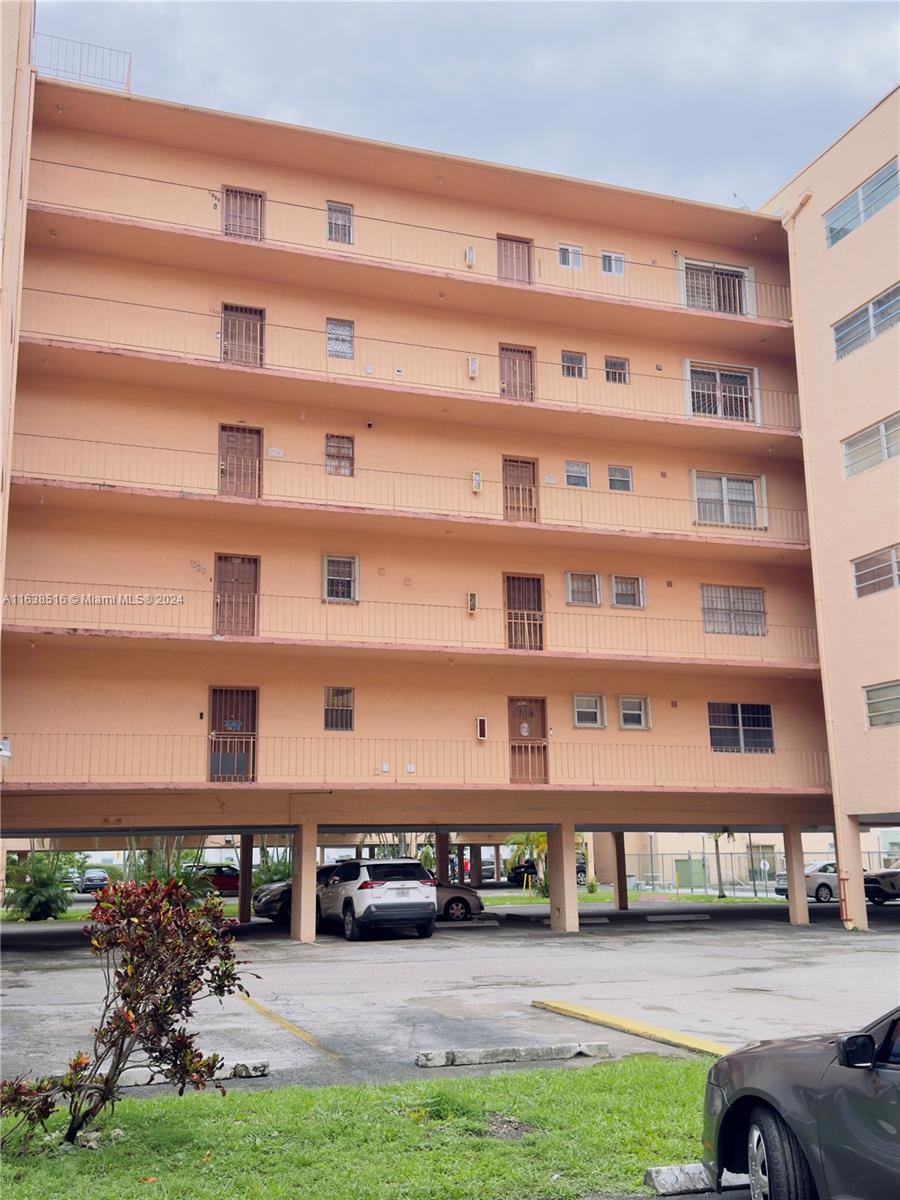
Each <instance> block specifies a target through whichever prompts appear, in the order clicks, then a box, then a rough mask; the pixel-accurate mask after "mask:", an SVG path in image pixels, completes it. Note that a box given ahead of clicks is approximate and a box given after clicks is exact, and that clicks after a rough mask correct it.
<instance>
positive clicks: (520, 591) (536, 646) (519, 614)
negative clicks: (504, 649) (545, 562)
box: [506, 575, 544, 650]
mask: <svg viewBox="0 0 900 1200" xmlns="http://www.w3.org/2000/svg"><path fill="white" fill-rule="evenodd" d="M506 644H507V646H508V647H509V649H510V650H543V648H544V581H543V580H542V579H541V577H540V576H539V575H507V576H506Z"/></svg>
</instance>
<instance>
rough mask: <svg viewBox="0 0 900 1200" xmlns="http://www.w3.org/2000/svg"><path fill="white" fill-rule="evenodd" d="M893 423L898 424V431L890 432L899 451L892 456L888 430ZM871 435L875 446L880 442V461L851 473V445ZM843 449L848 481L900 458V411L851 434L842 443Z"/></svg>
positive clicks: (845, 472)
mask: <svg viewBox="0 0 900 1200" xmlns="http://www.w3.org/2000/svg"><path fill="white" fill-rule="evenodd" d="M892 421H894V422H896V423H897V430H896V431H894V430H891V431H890V433H891V434H893V435H894V438H895V440H896V444H897V451H896V453H894V454H891V452H890V443H889V442H888V428H887V427H888V424H889V423H890V422H892ZM870 434H871V435H873V436H872V437H871V438H870V440H871V441H872V443H873V444H874V443H875V442H876V441H877V442H878V449H879V457H878V459H877V460H876V461H875V462H871V463H868V464H867V465H865V466H862V467H858V468H857V469H856V470H855V471H851V470H850V459H849V454H848V450H849V448H850V443H851V442H855V441H857V440H858V439H859V438H864V437H867V436H868V435H870ZM841 449H842V450H843V458H844V474H845V475H846V477H847V478H848V479H852V478H853V477H854V475H862V474H864V473H865V472H866V471H871V470H872V468H873V467H880V466H881V464H882V463H885V462H888V461H889V460H890V459H892V458H897V457H898V456H900V411H898V412H895V413H890V415H889V416H886V417H885V418H884V419H883V420H881V421H877V422H876V423H875V424H874V425H867V426H866V427H865V429H860V430H859V431H858V432H857V433H851V435H850V436H849V437H847V438H844V440H843V441H842V442H841Z"/></svg>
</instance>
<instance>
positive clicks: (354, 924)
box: [344, 904, 362, 942]
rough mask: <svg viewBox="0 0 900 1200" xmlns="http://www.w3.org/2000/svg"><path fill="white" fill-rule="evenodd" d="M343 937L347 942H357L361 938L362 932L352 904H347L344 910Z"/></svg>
mask: <svg viewBox="0 0 900 1200" xmlns="http://www.w3.org/2000/svg"><path fill="white" fill-rule="evenodd" d="M344 937H345V939H346V940H347V941H348V942H358V941H359V940H360V938H361V937H362V930H361V929H360V927H359V922H358V921H357V919H356V913H355V912H354V911H353V905H352V904H348V905H347V907H346V908H345V909H344Z"/></svg>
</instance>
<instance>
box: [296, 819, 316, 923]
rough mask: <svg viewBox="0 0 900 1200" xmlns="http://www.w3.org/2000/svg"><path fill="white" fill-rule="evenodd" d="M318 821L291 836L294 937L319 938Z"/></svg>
mask: <svg viewBox="0 0 900 1200" xmlns="http://www.w3.org/2000/svg"><path fill="white" fill-rule="evenodd" d="M316 832H317V826H316V822H315V821H304V822H303V823H302V824H301V825H300V826H299V828H298V829H296V830H295V831H294V834H293V837H292V838H291V938H292V940H293V941H295V942H314V941H315V940H316Z"/></svg>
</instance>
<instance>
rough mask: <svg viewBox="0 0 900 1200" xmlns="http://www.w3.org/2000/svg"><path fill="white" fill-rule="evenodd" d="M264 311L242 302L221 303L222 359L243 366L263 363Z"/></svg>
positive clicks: (259, 365)
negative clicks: (249, 306) (248, 306)
mask: <svg viewBox="0 0 900 1200" xmlns="http://www.w3.org/2000/svg"><path fill="white" fill-rule="evenodd" d="M265 322H266V312H265V309H263V308H247V307H246V306H245V305H243V304H223V305H222V361H223V362H232V363H240V364H241V366H243V367H261V366H262V365H263V330H264V329H265Z"/></svg>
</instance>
